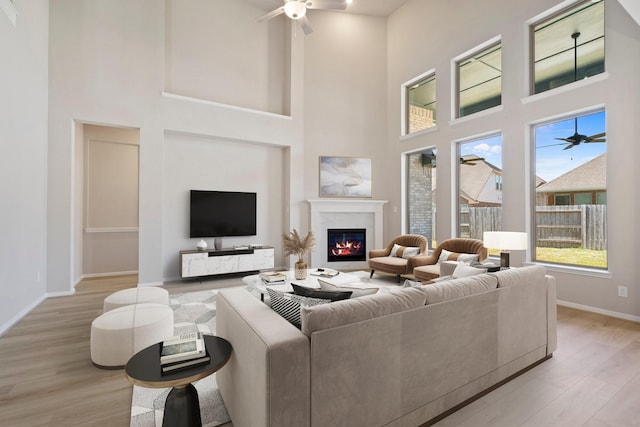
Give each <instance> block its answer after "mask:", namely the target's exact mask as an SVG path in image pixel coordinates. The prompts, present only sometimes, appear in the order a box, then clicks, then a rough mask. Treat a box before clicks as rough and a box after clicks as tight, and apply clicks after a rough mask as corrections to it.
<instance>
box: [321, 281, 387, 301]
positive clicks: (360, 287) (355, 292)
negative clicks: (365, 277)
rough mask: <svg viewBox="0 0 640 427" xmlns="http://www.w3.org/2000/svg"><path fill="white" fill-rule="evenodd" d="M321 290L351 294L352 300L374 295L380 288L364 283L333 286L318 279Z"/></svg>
mask: <svg viewBox="0 0 640 427" xmlns="http://www.w3.org/2000/svg"><path fill="white" fill-rule="evenodd" d="M318 283H319V284H320V289H321V290H323V291H328V292H351V298H358V297H363V296H365V295H372V294H375V293H376V292H378V288H377V287H375V286H366V285H365V284H364V283H362V282H353V283H344V284H333V283H331V282H327V281H326V280H322V279H318Z"/></svg>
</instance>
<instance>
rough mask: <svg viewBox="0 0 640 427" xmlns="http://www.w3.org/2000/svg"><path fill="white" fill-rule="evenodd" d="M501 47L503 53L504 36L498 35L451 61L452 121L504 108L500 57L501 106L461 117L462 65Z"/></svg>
mask: <svg viewBox="0 0 640 427" xmlns="http://www.w3.org/2000/svg"><path fill="white" fill-rule="evenodd" d="M498 45H499V46H500V50H501V51H502V35H497V36H495V37H493V38H491V39H489V40H487V41H485V42H484V43H481V44H479V45H477V46H475V47H474V48H473V49H470V50H468V51H466V52H464V53H462V54H461V55H458V56H456V57H455V58H453V59H452V60H451V81H452V86H451V120H460V119H465V118H467V117H471V116H473V115H475V114H480V113H483V112H486V111H489V110H491V109H494V108H499V107H501V106H502V77H503V72H502V56H501V57H500V79H501V81H500V104H498V105H494V106H491V107H487V108H484V109H482V110H478V111H474V112H473V113H469V114H465V115H461V114H460V64H461V63H463V62H465V61H467V60H469V59H471V58H473V57H474V56H475V55H477V54H480V53H482V52H484V51H486V50H489V49H491V48H493V47H495V46H498Z"/></svg>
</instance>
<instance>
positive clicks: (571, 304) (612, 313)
mask: <svg viewBox="0 0 640 427" xmlns="http://www.w3.org/2000/svg"><path fill="white" fill-rule="evenodd" d="M557 304H558V305H561V306H563V307H569V308H575V309H576V310H582V311H588V312H591V313H597V314H603V315H605V316H609V317H615V318H617V319H624V320H630V321H632V322H637V323H640V316H634V315H632V314H626V313H619V312H617V311H611V310H605V309H602V308H598V307H591V306H589V305H582V304H576V303H574V302H569V301H562V300H558V302H557Z"/></svg>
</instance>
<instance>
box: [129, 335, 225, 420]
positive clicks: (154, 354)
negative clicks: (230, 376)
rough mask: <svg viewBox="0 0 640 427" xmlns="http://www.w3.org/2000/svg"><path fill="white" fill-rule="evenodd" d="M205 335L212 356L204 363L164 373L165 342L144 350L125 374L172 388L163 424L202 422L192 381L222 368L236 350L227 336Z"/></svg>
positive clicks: (140, 383)
mask: <svg viewBox="0 0 640 427" xmlns="http://www.w3.org/2000/svg"><path fill="white" fill-rule="evenodd" d="M203 338H204V342H205V346H206V348H207V354H208V355H209V357H210V358H211V359H210V360H209V361H208V362H207V363H204V364H201V365H197V366H192V367H188V368H183V369H176V370H175V371H173V372H168V373H164V374H163V373H162V367H161V366H160V351H161V349H162V343H157V344H154V345H152V346H149V347H147V348H145V349H144V350H141V351H140V352H138V353H136V354H135V355H134V356H133V357H132V358H131V359H129V361H128V362H127V365H126V367H125V374H126V376H127V380H129V382H130V383H132V384H135V385H138V386H141V387H149V388H168V387H171V388H172V389H171V391H170V392H169V395H168V396H167V400H166V402H165V405H164V417H163V419H162V425H163V427H172V426H196V427H201V426H202V418H201V417H200V401H199V399H198V391H197V390H196V388H195V387H194V386H193V384H191V383H192V382H193V381H197V380H200V379H202V378H205V377H207V376H209V375H211V374H213V373H214V372H216V371H217V370H218V369H220V368H222V367H223V366H224V365H225V363H227V361H228V360H229V358H230V357H231V351H232V347H231V343H229V341H227V340H225V339H224V338H220V337H216V336H213V335H204V336H203Z"/></svg>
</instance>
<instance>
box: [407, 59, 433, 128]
mask: <svg viewBox="0 0 640 427" xmlns="http://www.w3.org/2000/svg"><path fill="white" fill-rule="evenodd" d="M403 88H404V92H403V96H404V98H405V100H404V102H405V123H404V132H403V133H404V134H411V133H415V132H419V131H421V130H424V129H428V128H430V127H433V126H435V125H436V75H435V72H434V71H430V72H428V73H426V74H425V75H423V76H421V77H419V78H418V80H415V81H413V82H411V83H407V84H405V85H403Z"/></svg>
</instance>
